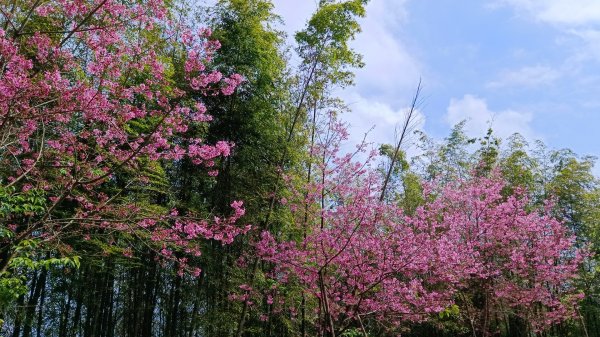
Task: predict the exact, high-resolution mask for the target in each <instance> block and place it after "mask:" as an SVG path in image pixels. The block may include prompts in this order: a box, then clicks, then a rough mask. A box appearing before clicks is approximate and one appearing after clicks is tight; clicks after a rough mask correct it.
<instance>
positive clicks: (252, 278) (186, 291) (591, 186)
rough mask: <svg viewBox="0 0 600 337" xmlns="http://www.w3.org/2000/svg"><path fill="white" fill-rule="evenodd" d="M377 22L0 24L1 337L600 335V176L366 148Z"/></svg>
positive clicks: (436, 150)
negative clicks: (360, 71)
mask: <svg viewBox="0 0 600 337" xmlns="http://www.w3.org/2000/svg"><path fill="white" fill-rule="evenodd" d="M366 4H367V0H320V1H319V2H318V6H317V8H316V9H315V12H314V13H313V15H312V16H311V17H310V18H307V21H306V25H305V27H304V29H303V30H301V31H299V32H297V33H296V34H295V36H294V37H295V40H294V41H295V42H294V43H293V45H291V46H290V45H289V42H288V41H289V40H288V39H287V38H286V36H285V34H284V33H283V32H282V31H280V30H278V29H279V27H281V18H279V17H278V16H277V15H275V14H274V12H273V4H272V2H271V1H270V0H219V1H216V3H210V4H204V3H195V2H189V3H188V2H185V1H178V0H170V1H163V0H76V1H72V0H35V1H32V0H3V1H0V334H1V335H2V336H12V337H33V336H38V337H41V336H58V337H67V336H68V337H75V336H82V337H84V336H85V337H92V336H94V337H114V336H123V337H137V336H171V337H175V336H180V337H192V336H198V337H200V336H211V337H222V336H235V337H242V336H244V337H250V336H272V337H275V336H277V337H279V336H298V337H306V336H322V337H335V336H338V337H342V336H345V337H350V336H363V337H366V336H371V337H375V336H382V337H383V336H410V337H417V336H423V337H425V336H427V337H430V336H431V337H432V336H440V337H441V336H448V337H449V336H464V337H485V336H504V337H509V336H510V337H518V336H519V337H520V336H522V337H525V336H527V337H529V336H540V337H542V336H543V337H559V336H573V337H580V336H585V337H592V336H600V288H599V286H600V279H599V275H598V272H599V265H598V262H599V260H598V259H599V258H600V257H598V254H596V253H597V252H598V250H599V249H600V184H599V180H598V178H596V177H595V176H594V175H593V173H592V170H593V166H594V161H595V159H594V158H592V157H586V156H580V155H578V154H576V153H574V152H572V151H571V150H568V149H560V150H555V149H550V148H548V147H546V145H544V143H542V142H539V141H538V142H534V143H529V142H528V141H527V140H526V139H525V138H523V137H522V136H520V135H518V134H515V135H513V136H511V137H509V138H506V139H500V138H498V137H497V136H496V135H495V134H494V132H493V130H492V129H490V130H489V131H488V133H487V134H485V135H482V136H481V137H480V138H470V137H469V136H467V134H466V133H465V131H464V123H460V124H458V125H456V126H455V127H454V128H453V129H452V131H451V133H450V134H449V135H448V136H447V137H446V138H445V139H443V140H434V139H432V138H430V137H428V136H427V135H426V134H425V133H423V132H420V131H417V130H414V125H415V124H414V123H415V120H414V114H413V112H414V111H415V110H414V109H415V108H416V107H417V106H418V103H419V101H420V96H419V95H420V90H421V86H420V84H419V87H418V90H417V93H416V94H415V99H414V101H413V109H411V110H410V111H408V112H407V115H406V122H405V123H404V124H403V125H399V129H398V130H399V131H401V132H399V134H398V138H397V139H390V140H389V144H375V145H376V150H373V149H372V148H373V147H374V146H375V145H372V144H369V143H368V142H364V143H362V144H352V145H356V147H354V146H349V145H348V131H347V128H346V125H345V124H344V123H343V122H342V120H343V116H342V115H343V114H348V113H352V112H351V109H349V108H348V107H347V106H346V105H345V103H344V101H343V100H341V99H340V98H338V97H336V96H335V93H339V92H340V89H343V88H346V87H348V86H351V85H353V79H354V75H353V71H354V70H355V69H357V68H360V67H362V66H363V63H362V60H361V56H360V55H359V54H357V53H356V52H355V51H354V50H352V49H351V48H350V46H349V43H350V42H351V41H352V40H353V39H354V37H355V36H356V34H358V33H359V32H360V25H359V19H360V18H361V17H364V16H365V15H366V14H367V13H366V12H365V6H366ZM373 123H374V124H375V123H378V121H373ZM367 140H368V136H367ZM409 146H412V147H414V149H415V150H416V151H411V153H413V152H414V153H418V155H415V156H413V157H408V156H407V149H408V148H409ZM349 148H350V149H352V151H354V152H351V153H346V152H345V151H346V150H347V149H349Z"/></svg>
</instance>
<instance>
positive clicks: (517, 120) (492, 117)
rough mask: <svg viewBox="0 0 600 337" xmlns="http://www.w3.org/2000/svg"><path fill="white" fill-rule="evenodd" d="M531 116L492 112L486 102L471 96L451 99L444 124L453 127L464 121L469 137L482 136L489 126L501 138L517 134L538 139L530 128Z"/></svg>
mask: <svg viewBox="0 0 600 337" xmlns="http://www.w3.org/2000/svg"><path fill="white" fill-rule="evenodd" d="M532 119H533V116H532V114H531V113H528V112H520V111H515V110H510V109H509V110H502V111H493V110H490V108H489V107H488V105H487V102H486V101H485V100H484V99H482V98H478V97H476V96H473V95H465V96H464V97H463V98H461V99H455V98H453V99H451V100H450V105H449V106H448V110H447V113H446V122H447V123H448V124H449V125H451V126H452V125H455V124H457V123H460V122H461V121H463V120H466V125H465V128H466V130H465V131H466V132H467V133H468V134H469V135H471V136H482V135H484V134H485V132H486V131H487V129H488V128H489V127H490V126H491V127H492V129H493V130H494V132H495V133H496V134H497V135H498V136H500V137H501V138H506V137H508V136H510V135H512V134H514V133H515V132H518V133H520V134H522V135H523V136H525V137H526V138H528V139H536V138H540V137H539V135H537V134H536V133H535V132H534V131H533V129H532V128H531V125H530V124H531V121H532Z"/></svg>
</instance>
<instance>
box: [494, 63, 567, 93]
mask: <svg viewBox="0 0 600 337" xmlns="http://www.w3.org/2000/svg"><path fill="white" fill-rule="evenodd" d="M560 77H561V72H560V71H559V70H557V69H555V68H551V67H547V66H541V65H536V66H529V67H522V68H520V69H517V70H512V71H504V72H502V73H501V74H500V76H499V78H498V79H497V80H494V81H491V82H488V83H487V84H486V86H487V87H489V88H501V87H539V86H544V85H548V84H551V83H553V82H554V81H556V80H557V79H559V78H560Z"/></svg>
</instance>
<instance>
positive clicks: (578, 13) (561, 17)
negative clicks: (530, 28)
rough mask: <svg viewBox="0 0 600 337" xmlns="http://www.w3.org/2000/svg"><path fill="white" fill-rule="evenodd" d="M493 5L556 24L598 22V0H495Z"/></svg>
mask: <svg viewBox="0 0 600 337" xmlns="http://www.w3.org/2000/svg"><path fill="white" fill-rule="evenodd" d="M493 5H495V6H502V5H504V6H511V7H514V8H515V9H516V10H518V11H519V12H521V13H524V14H526V15H530V16H533V17H534V18H535V19H536V20H538V21H541V22H546V23H550V24H557V25H570V26H579V25H589V24H598V23H600V1H598V0H497V1H494V2H493Z"/></svg>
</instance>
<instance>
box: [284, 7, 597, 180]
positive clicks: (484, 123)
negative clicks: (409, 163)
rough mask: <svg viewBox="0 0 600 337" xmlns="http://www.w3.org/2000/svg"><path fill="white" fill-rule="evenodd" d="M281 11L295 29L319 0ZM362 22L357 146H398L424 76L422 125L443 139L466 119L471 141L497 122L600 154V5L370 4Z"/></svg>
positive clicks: (352, 97)
mask: <svg viewBox="0 0 600 337" xmlns="http://www.w3.org/2000/svg"><path fill="white" fill-rule="evenodd" d="M275 5H276V12H278V13H279V14H281V15H282V17H283V18H284V20H285V22H286V26H285V30H286V31H288V32H293V31H296V30H298V29H301V28H302V26H303V24H304V23H305V22H306V20H307V18H308V17H309V16H310V13H311V12H312V10H313V9H314V8H315V6H316V1H315V0H275ZM361 23H362V26H363V32H362V33H361V34H360V36H358V38H357V39H356V41H354V42H353V46H354V48H355V49H356V50H357V51H358V52H360V53H361V54H363V55H364V61H365V62H366V66H365V68H363V69H361V70H359V71H357V78H356V84H357V85H356V86H355V87H354V88H350V89H347V90H345V91H344V92H343V93H341V96H342V97H343V98H344V99H345V100H346V102H347V103H348V104H349V106H350V107H351V109H352V112H351V113H349V114H347V115H346V119H347V120H348V122H349V123H351V124H352V129H351V130H352V134H353V135H354V137H355V139H356V140H358V139H360V138H361V137H362V134H363V133H364V132H365V131H366V130H368V129H369V128H370V127H371V126H375V130H374V131H372V132H371V133H370V136H369V138H370V140H371V141H373V142H375V143H382V142H392V141H393V137H394V127H395V125H396V124H397V123H398V122H399V121H401V120H402V116H403V115H402V111H403V110H404V109H406V106H407V105H408V104H409V102H410V99H411V96H412V94H413V92H414V87H415V86H416V84H417V82H418V79H419V77H422V79H423V82H424V91H423V97H424V99H425V101H424V102H425V104H424V105H423V106H422V108H421V110H420V112H421V115H422V122H421V125H420V127H421V128H422V129H423V130H424V131H425V132H426V133H428V134H429V135H431V136H433V137H434V138H438V139H442V138H443V137H445V136H447V135H448V132H449V130H450V128H451V126H452V125H453V124H455V123H457V122H459V121H461V120H463V119H465V120H467V131H468V133H469V134H470V135H471V136H482V135H483V134H484V133H485V131H486V129H487V127H488V125H489V124H490V123H491V125H492V128H493V129H494V130H495V131H496V132H497V134H498V135H500V136H503V137H505V136H508V135H510V134H512V133H514V132H519V133H521V134H523V135H524V136H525V137H526V138H527V139H528V140H535V139H541V140H543V141H544V142H545V143H546V144H548V145H549V146H550V147H552V148H565V147H566V148H571V149H572V150H574V151H575V152H577V153H579V154H582V155H594V156H600V136H599V133H600V0H477V1H476V0H460V1H457V0H371V2H370V3H369V5H368V7H367V18H366V19H364V20H362V21H361ZM595 172H596V174H597V175H600V168H599V167H598V165H597V167H596V169H595Z"/></svg>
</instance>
